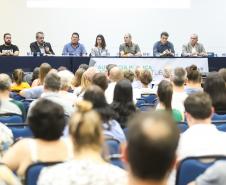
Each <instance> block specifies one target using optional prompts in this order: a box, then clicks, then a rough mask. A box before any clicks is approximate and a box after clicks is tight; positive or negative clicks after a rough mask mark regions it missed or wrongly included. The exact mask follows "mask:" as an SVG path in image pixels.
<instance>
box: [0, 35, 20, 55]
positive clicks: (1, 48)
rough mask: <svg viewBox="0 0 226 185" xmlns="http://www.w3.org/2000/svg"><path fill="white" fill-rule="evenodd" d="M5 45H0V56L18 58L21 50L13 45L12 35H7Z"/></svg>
mask: <svg viewBox="0 0 226 185" xmlns="http://www.w3.org/2000/svg"><path fill="white" fill-rule="evenodd" d="M3 38H4V42H5V43H4V44H3V45H0V56H18V55H19V48H18V47H17V46H16V45H13V44H12V37H11V34H10V33H5V34H4V36H3Z"/></svg>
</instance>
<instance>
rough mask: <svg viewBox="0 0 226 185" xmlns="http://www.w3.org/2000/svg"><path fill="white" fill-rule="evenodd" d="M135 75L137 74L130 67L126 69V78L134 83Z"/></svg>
mask: <svg viewBox="0 0 226 185" xmlns="http://www.w3.org/2000/svg"><path fill="white" fill-rule="evenodd" d="M134 76H135V75H134V72H133V71H131V70H130V69H129V70H125V71H124V78H125V79H127V80H129V81H130V82H131V83H133V80H134Z"/></svg>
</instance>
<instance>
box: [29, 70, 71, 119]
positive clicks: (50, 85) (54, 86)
mask: <svg viewBox="0 0 226 185" xmlns="http://www.w3.org/2000/svg"><path fill="white" fill-rule="evenodd" d="M60 86H61V82H60V77H59V75H58V74H57V73H55V72H50V73H48V74H47V76H46V78H45V81H44V93H43V94H42V95H41V98H44V99H48V100H51V101H53V102H55V103H58V104H59V105H61V106H62V107H63V108H64V114H65V115H66V116H69V117H70V116H71V115H72V113H73V112H74V108H73V105H74V102H69V101H65V98H64V97H63V96H62V95H61V94H60V93H59V92H60ZM38 101H39V99H37V100H35V101H33V102H32V103H31V104H30V108H29V110H28V115H29V114H30V110H31V109H32V107H33V106H35V104H36V103H37V102H38Z"/></svg>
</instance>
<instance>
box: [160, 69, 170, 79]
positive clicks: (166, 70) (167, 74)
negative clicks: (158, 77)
mask: <svg viewBox="0 0 226 185" xmlns="http://www.w3.org/2000/svg"><path fill="white" fill-rule="evenodd" d="M162 75H163V77H164V78H168V79H170V77H171V76H172V68H171V67H170V66H166V67H165V68H164V69H163V74H162Z"/></svg>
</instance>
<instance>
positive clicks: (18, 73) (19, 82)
mask: <svg viewBox="0 0 226 185" xmlns="http://www.w3.org/2000/svg"><path fill="white" fill-rule="evenodd" d="M12 79H13V83H12V86H11V91H16V92H19V91H21V90H23V89H26V88H30V85H29V84H28V83H27V82H24V71H23V70H22V69H15V70H14V71H13V74H12Z"/></svg>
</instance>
